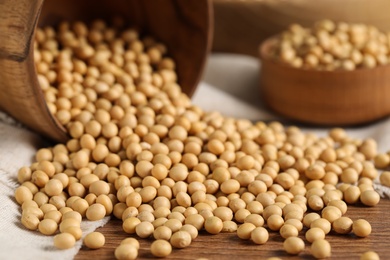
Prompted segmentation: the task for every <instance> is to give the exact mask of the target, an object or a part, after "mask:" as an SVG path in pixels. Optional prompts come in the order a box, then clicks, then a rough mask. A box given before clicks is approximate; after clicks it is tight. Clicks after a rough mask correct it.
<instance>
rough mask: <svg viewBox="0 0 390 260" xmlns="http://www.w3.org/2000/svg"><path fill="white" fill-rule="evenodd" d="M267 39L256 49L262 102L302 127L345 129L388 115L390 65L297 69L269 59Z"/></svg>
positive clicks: (268, 41) (271, 41)
mask: <svg viewBox="0 0 390 260" xmlns="http://www.w3.org/2000/svg"><path fill="white" fill-rule="evenodd" d="M275 44H276V39H275V37H272V38H270V39H268V40H266V41H265V42H263V44H261V46H260V49H259V52H260V59H261V68H260V73H261V75H260V91H261V96H262V98H263V100H264V102H265V103H266V104H267V105H268V106H269V107H270V108H271V109H273V110H275V111H276V112H278V113H280V114H281V115H283V116H286V117H287V118H290V119H293V120H297V121H299V122H303V123H309V124H316V125H326V126H337V125H340V126H348V125H358V124H364V123H369V122H372V121H374V120H378V119H381V118H383V117H386V116H388V115H389V113H390V102H389V100H390V66H380V67H376V68H373V69H356V70H354V71H317V70H307V69H297V68H293V67H290V66H288V65H285V64H282V63H281V62H278V61H277V60H275V59H274V58H272V57H271V55H270V53H271V52H270V50H271V49H272V48H273V46H274V45H275Z"/></svg>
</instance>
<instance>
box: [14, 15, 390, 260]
mask: <svg viewBox="0 0 390 260" xmlns="http://www.w3.org/2000/svg"><path fill="white" fill-rule="evenodd" d="M35 37H36V41H35V48H34V53H35V62H36V71H37V73H38V80H39V83H40V85H41V87H42V90H43V93H44V95H45V98H46V101H47V105H48V108H49V109H50V111H51V113H52V114H53V115H54V116H55V117H56V118H57V120H58V121H59V122H61V124H63V125H64V126H65V127H66V129H67V131H68V133H69V136H70V139H69V141H67V142H66V143H64V144H56V145H54V146H53V147H49V148H42V149H40V150H38V151H37V153H36V157H35V159H36V162H34V163H33V164H32V165H30V166H26V167H22V168H21V169H20V170H19V172H18V181H19V182H20V184H21V185H20V186H19V187H18V188H17V189H16V191H15V199H16V201H17V202H18V203H19V204H20V205H21V208H22V214H21V223H22V224H23V225H24V226H25V227H26V228H27V229H29V230H32V231H37V230H38V231H39V232H40V233H42V234H44V235H54V246H55V247H57V248H58V249H68V248H72V247H73V246H74V245H75V242H76V241H77V240H80V239H82V238H83V237H84V236H83V234H82V230H81V229H80V223H81V222H82V220H83V219H87V220H91V221H96V220H100V219H102V218H104V217H105V216H110V215H112V216H114V217H116V218H118V219H121V220H122V221H123V230H124V232H126V233H128V234H132V235H131V236H133V235H136V236H137V237H139V238H140V239H144V238H150V237H153V238H154V239H155V241H154V242H153V243H152V245H151V248H150V250H151V253H152V254H153V255H154V256H156V257H165V256H168V255H169V254H171V252H172V250H177V249H180V248H185V247H188V246H190V244H191V242H192V241H193V240H195V239H196V238H197V236H198V232H199V231H201V230H205V231H206V232H208V233H210V234H218V233H220V232H236V233H237V236H238V237H239V238H241V239H244V240H249V241H251V242H250V243H255V244H265V243H266V242H267V240H268V238H269V233H270V232H279V233H280V236H281V237H282V238H283V239H284V243H283V245H281V248H284V250H285V251H286V252H287V253H288V254H291V255H297V254H299V253H300V252H302V251H303V250H304V248H305V244H306V245H307V244H310V248H311V250H310V252H311V254H312V255H313V256H314V257H316V258H326V257H330V256H331V243H329V242H328V241H327V240H326V239H325V237H326V235H327V234H328V233H329V232H330V231H331V230H334V231H335V232H336V233H339V234H351V233H353V234H354V235H355V236H356V237H367V236H369V235H370V233H371V225H370V223H368V222H367V221H366V220H364V219H351V218H349V217H348V216H347V215H346V212H347V207H348V205H354V204H356V203H360V204H364V205H366V206H368V207H372V206H375V205H376V204H377V203H378V202H379V200H380V196H379V195H378V193H377V192H376V191H375V190H374V189H373V180H374V179H376V178H377V177H378V174H379V173H378V170H377V169H376V167H375V165H377V166H380V165H382V166H384V165H386V166H387V165H388V164H389V162H390V161H389V158H388V156H387V157H386V156H385V155H383V154H379V153H378V151H377V144H376V142H375V140H373V139H370V138H368V139H364V140H361V139H356V138H351V137H349V136H348V135H347V133H346V131H344V130H343V129H341V128H334V129H331V130H330V131H329V133H328V135H327V136H323V137H320V136H316V135H314V134H311V133H305V132H303V131H301V130H300V129H299V128H298V127H295V126H289V127H285V126H283V125H282V124H281V123H279V122H271V123H268V124H266V123H264V122H257V123H252V122H251V121H249V120H245V119H235V118H229V117H224V116H223V115H221V114H220V113H218V112H205V111H203V110H202V109H201V108H199V107H197V106H195V105H193V104H192V103H191V101H190V99H189V98H188V97H187V96H186V95H185V94H184V93H182V92H181V88H180V86H179V85H178V83H177V75H176V73H175V62H174V61H173V60H172V59H171V58H169V57H167V48H166V46H164V45H163V44H162V43H159V42H156V41H155V40H154V39H153V38H151V37H148V36H140V35H139V33H138V32H137V31H135V30H134V29H129V28H127V27H126V26H125V25H124V23H123V21H122V20H120V19H115V20H114V21H113V22H112V24H108V23H106V22H105V21H102V20H95V21H93V22H92V23H91V24H88V25H86V24H85V23H83V22H72V23H70V22H62V23H61V24H59V26H58V28H56V29H54V28H52V27H44V28H37V30H36V34H35ZM189 62H190V61H189ZM385 177H386V176H385ZM389 177H390V176H387V177H386V178H384V179H386V181H387V184H389V183H390V181H389V180H390V178H389ZM303 233H304V234H305V241H304V240H303V239H301V238H300V237H299V236H298V234H303ZM129 236H130V235H129ZM83 243H84V245H85V246H86V247H88V248H91V249H98V248H101V247H103V246H104V244H105V237H104V235H103V234H101V233H99V232H93V233H90V234H88V235H86V236H85V237H84V238H83ZM173 248H174V249H173ZM138 250H139V242H138V241H137V239H135V238H134V237H129V238H126V239H125V240H123V241H122V243H121V244H120V245H118V247H117V248H116V250H115V257H116V258H117V259H136V258H137V256H138ZM372 255H376V253H375V252H369V253H367V257H372ZM376 256H377V255H376ZM362 259H368V258H364V256H362ZM370 259H374V258H370ZM378 259H379V258H378Z"/></svg>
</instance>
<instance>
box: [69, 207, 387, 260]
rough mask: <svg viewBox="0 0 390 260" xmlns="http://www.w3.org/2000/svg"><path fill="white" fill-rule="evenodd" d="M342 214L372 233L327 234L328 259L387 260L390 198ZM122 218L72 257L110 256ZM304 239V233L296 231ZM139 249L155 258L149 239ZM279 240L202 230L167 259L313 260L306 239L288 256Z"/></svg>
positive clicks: (273, 234) (141, 255)
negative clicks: (369, 256)
mask: <svg viewBox="0 0 390 260" xmlns="http://www.w3.org/2000/svg"><path fill="white" fill-rule="evenodd" d="M345 216H348V217H350V218H351V219H352V220H356V219H359V218H364V219H366V220H368V221H369V222H370V223H371V225H372V233H371V235H370V236H368V237H366V238H357V237H356V236H354V235H352V234H350V235H338V234H334V233H330V234H328V235H327V237H326V239H327V240H328V241H329V242H330V244H331V246H332V257H331V259H359V256H360V254H362V253H363V252H365V251H368V250H374V251H376V252H377V253H378V254H379V256H380V257H381V259H387V257H388V256H389V255H390V247H389V246H388V238H389V237H390V200H388V199H382V200H381V202H380V203H379V204H378V205H377V206H376V207H372V208H367V207H359V206H349V207H348V212H347V213H346V215H345ZM121 225H122V221H121V220H117V219H112V220H110V221H109V222H108V224H107V225H106V226H104V227H102V228H100V229H98V231H100V232H102V233H103V234H104V235H105V236H106V245H105V246H104V247H103V248H101V249H98V250H88V249H85V248H82V249H81V250H80V251H79V253H78V255H77V256H76V258H75V259H76V260H83V259H93V258H97V259H113V258H114V250H115V247H117V246H118V245H119V243H120V242H121V240H123V239H124V238H126V237H129V236H130V235H128V234H126V233H125V232H124V231H123V230H122V227H121ZM300 236H301V237H302V238H304V232H301V233H300ZM139 241H140V244H141V248H140V250H139V257H138V258H137V259H155V258H154V257H153V256H152V255H151V253H150V245H151V242H152V241H153V240H152V239H139ZM282 243H283V239H282V238H281V237H280V235H279V234H278V233H277V232H271V233H270V239H269V241H268V242H267V243H266V244H265V245H255V244H253V243H251V241H245V240H241V239H239V238H238V237H237V235H236V234H234V233H233V234H232V233H230V234H228V233H221V234H218V235H209V234H207V233H205V232H201V234H200V235H199V236H198V238H196V239H195V240H194V241H193V242H192V244H191V245H190V246H189V247H187V248H185V249H174V250H173V252H172V254H171V255H170V256H169V257H167V259H198V258H207V259H209V260H212V259H216V260H219V259H221V260H222V259H223V260H225V259H226V260H227V259H232V260H233V259H266V258H267V257H271V256H278V257H280V258H282V259H289V260H296V259H314V258H313V257H312V256H311V255H310V246H309V244H308V243H307V242H306V248H305V251H304V252H302V253H301V254H300V255H299V256H290V255H288V254H286V253H285V252H284V251H283V245H282Z"/></svg>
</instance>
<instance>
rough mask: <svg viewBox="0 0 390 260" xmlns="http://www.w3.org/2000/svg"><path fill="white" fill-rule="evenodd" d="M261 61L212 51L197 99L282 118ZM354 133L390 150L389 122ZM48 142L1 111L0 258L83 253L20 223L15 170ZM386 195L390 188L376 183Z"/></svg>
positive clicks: (258, 116)
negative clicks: (264, 90)
mask: <svg viewBox="0 0 390 260" xmlns="http://www.w3.org/2000/svg"><path fill="white" fill-rule="evenodd" d="M258 70H259V67H258V63H257V60H256V59H254V58H249V57H245V56H238V55H221V54H213V55H212V56H211V58H210V60H209V63H208V66H207V67H206V71H205V74H204V77H203V81H202V83H201V84H200V85H199V87H198V89H197V91H196V93H195V95H194V97H193V102H194V103H195V104H197V105H199V106H200V107H202V108H203V109H205V110H209V111H211V110H217V111H220V112H221V113H222V114H224V115H226V116H232V117H240V118H247V119H250V120H254V121H257V120H267V121H269V120H275V119H279V118H278V117H276V116H275V115H274V114H272V113H270V112H268V111H266V110H265V109H264V108H263V107H262V106H261V102H260V101H259V100H260V99H259V95H258V93H259V92H258V83H257V82H258ZM305 130H306V131H312V132H315V133H316V134H318V135H325V134H326V131H327V129H325V128H324V129H320V128H307V129H305ZM348 133H349V134H350V135H351V136H355V137H360V138H366V137H373V138H375V139H376V140H377V141H378V144H379V150H380V151H386V150H390V134H389V133H390V120H384V121H381V122H378V123H375V124H371V125H368V126H365V127H359V128H354V129H348ZM43 146H45V143H44V142H43V140H42V139H41V138H40V137H38V136H37V135H35V134H34V133H32V132H30V131H28V130H26V129H24V128H22V127H20V125H19V124H17V123H16V122H14V121H13V120H12V119H10V118H9V117H7V116H6V115H4V114H1V113H0V259H57V260H60V259H72V258H73V257H74V255H75V254H76V253H77V252H78V250H79V248H80V246H81V241H79V242H78V243H77V246H76V247H75V248H73V249H69V250H64V251H59V250H55V248H54V247H53V240H52V237H47V236H43V235H40V234H39V233H38V232H31V231H27V230H26V229H25V228H24V227H23V226H22V225H21V224H20V214H21V211H20V207H19V205H17V203H16V202H15V200H14V199H13V193H14V189H15V188H16V187H17V186H18V184H17V181H16V174H17V171H18V169H19V168H20V167H22V166H25V165H29V164H31V163H32V162H33V156H34V153H35V152H36V150H37V149H38V148H39V147H43ZM377 189H378V190H380V191H381V194H382V195H383V196H386V195H387V196H388V194H390V193H389V191H388V189H387V188H383V187H380V186H377ZM107 221H108V218H106V219H104V220H103V221H99V222H83V225H82V228H83V230H84V235H85V234H87V233H89V232H91V231H93V230H94V229H95V228H97V227H98V226H101V225H104V224H105V222H107Z"/></svg>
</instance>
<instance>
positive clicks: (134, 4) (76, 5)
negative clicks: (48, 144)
mask: <svg viewBox="0 0 390 260" xmlns="http://www.w3.org/2000/svg"><path fill="white" fill-rule="evenodd" d="M0 6H1V8H2V9H1V10H2V13H1V15H0V39H1V41H0V67H1V69H0V93H1V94H0V109H2V110H4V111H6V112H7V113H9V114H10V115H11V116H13V117H14V118H15V119H17V120H19V121H20V122H22V123H24V124H25V125H26V126H28V127H29V128H31V129H33V130H35V131H37V132H38V133H40V134H42V135H44V136H45V137H48V138H50V139H53V140H55V141H62V142H63V141H66V140H67V139H68V135H67V133H66V131H65V129H64V127H62V126H61V125H60V124H59V123H58V122H57V120H56V119H55V118H54V117H53V116H52V115H51V114H50V112H49V110H48V108H47V106H46V103H45V100H44V97H43V95H42V92H41V89H40V86H39V84H38V80H37V76H36V72H35V66H34V56H33V41H34V32H35V28H36V27H37V26H38V25H56V24H57V23H58V22H60V21H62V20H69V21H72V20H75V19H78V20H83V21H88V20H91V19H93V18H110V17H112V16H113V15H121V16H123V17H125V18H126V19H127V20H128V22H129V23H130V24H131V25H133V26H134V27H136V28H138V29H140V31H141V32H142V33H145V34H148V35H151V36H153V37H155V38H156V39H157V40H159V41H161V42H163V43H164V44H166V45H167V47H168V52H169V55H170V56H171V57H173V58H174V59H175V61H176V64H177V73H178V80H179V84H180V85H181V86H182V88H183V91H184V92H185V93H187V94H188V95H191V94H192V93H193V91H194V90H195V87H196V86H197V83H198V81H199V79H200V76H201V73H202V70H203V67H204V64H205V61H206V58H207V55H208V52H209V50H210V46H211V36H212V29H211V28H212V9H211V4H210V2H209V1H208V0H169V1H168V0H142V1H141V0H104V1H93V0H81V1H80V0H62V1H60V0H58V1H53V0H47V1H43V0H35V1H21V0H5V1H2V3H1V4H0Z"/></svg>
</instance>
